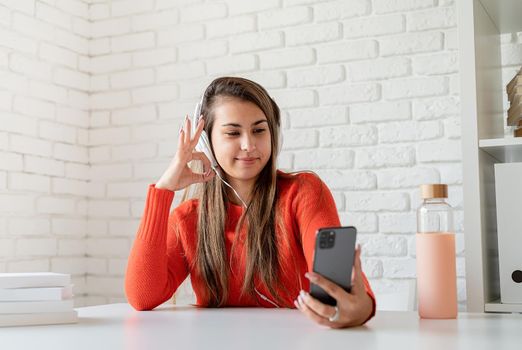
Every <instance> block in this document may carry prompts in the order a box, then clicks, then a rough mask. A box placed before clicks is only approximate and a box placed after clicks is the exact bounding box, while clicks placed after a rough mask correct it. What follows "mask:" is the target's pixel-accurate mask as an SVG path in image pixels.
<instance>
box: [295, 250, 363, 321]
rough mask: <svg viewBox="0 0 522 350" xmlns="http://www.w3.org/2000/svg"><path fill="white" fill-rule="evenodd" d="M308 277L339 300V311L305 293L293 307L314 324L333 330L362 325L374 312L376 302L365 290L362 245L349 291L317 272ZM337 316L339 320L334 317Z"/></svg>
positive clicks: (356, 258) (357, 255)
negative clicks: (373, 301)
mask: <svg viewBox="0 0 522 350" xmlns="http://www.w3.org/2000/svg"><path fill="white" fill-rule="evenodd" d="M305 276H306V277H307V278H308V279H309V280H310V283H314V284H316V285H318V286H319V287H321V288H323V289H324V290H325V292H327V293H328V294H329V295H330V296H331V297H333V298H334V299H335V300H337V309H336V307H335V306H331V305H327V304H323V303H321V302H320V301H319V300H317V299H315V298H314V297H312V296H311V295H310V294H309V293H307V292H306V291H303V290H302V291H301V292H300V294H299V296H298V297H297V300H296V301H294V304H295V306H296V307H297V308H298V309H299V310H300V311H301V312H302V313H304V314H305V315H306V316H307V317H308V318H310V319H311V320H312V321H314V322H316V323H319V324H320V325H324V326H328V327H330V328H345V327H352V326H359V325H362V324H363V323H364V321H366V320H367V319H368V317H370V314H371V312H372V311H373V310H372V309H373V303H372V300H371V298H370V296H369V295H368V293H366V289H365V287H364V282H363V276H362V268H361V247H360V246H358V247H357V249H356V251H355V258H354V266H353V273H352V286H351V291H350V292H347V291H345V290H344V289H343V288H341V287H340V286H338V285H337V284H335V283H333V282H332V281H330V280H328V279H326V278H324V277H323V276H321V275H319V274H317V273H314V272H308V273H307V274H305ZM336 313H337V314H336ZM336 315H337V317H335V316H336Z"/></svg>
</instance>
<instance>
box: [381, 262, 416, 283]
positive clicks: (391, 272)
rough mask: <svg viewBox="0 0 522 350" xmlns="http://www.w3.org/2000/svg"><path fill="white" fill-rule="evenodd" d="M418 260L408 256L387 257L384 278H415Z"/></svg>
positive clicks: (384, 265)
mask: <svg viewBox="0 0 522 350" xmlns="http://www.w3.org/2000/svg"><path fill="white" fill-rule="evenodd" d="M416 271H417V266H416V261H415V260H414V259H408V258H386V259H384V261H383V277H384V278H415V276H416Z"/></svg>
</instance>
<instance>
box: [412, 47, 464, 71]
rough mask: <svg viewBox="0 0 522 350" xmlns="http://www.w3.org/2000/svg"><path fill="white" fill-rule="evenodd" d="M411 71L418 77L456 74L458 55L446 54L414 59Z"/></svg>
mask: <svg viewBox="0 0 522 350" xmlns="http://www.w3.org/2000/svg"><path fill="white" fill-rule="evenodd" d="M413 71H414V72H415V73H416V74H418V75H432V74H449V73H457V72H458V71H459V55H458V53H457V52H448V53H440V54H434V55H428V56H417V57H414V58H413Z"/></svg>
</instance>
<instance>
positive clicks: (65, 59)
mask: <svg viewBox="0 0 522 350" xmlns="http://www.w3.org/2000/svg"><path fill="white" fill-rule="evenodd" d="M38 54H39V57H40V58H43V59H44V60H46V61H48V62H51V63H58V64H62V65H64V66H68V67H70V68H77V65H78V54H76V53H75V52H72V51H71V50H69V49H67V48H62V47H58V46H54V45H51V44H49V43H45V42H42V43H40V50H39V51H38Z"/></svg>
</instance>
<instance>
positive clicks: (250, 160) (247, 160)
mask: <svg viewBox="0 0 522 350" xmlns="http://www.w3.org/2000/svg"><path fill="white" fill-rule="evenodd" d="M258 159H259V158H236V160H237V161H239V162H241V163H242V164H245V165H249V164H253V163H255V161H256V160H258Z"/></svg>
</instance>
